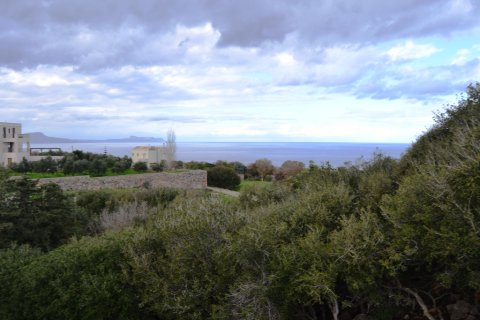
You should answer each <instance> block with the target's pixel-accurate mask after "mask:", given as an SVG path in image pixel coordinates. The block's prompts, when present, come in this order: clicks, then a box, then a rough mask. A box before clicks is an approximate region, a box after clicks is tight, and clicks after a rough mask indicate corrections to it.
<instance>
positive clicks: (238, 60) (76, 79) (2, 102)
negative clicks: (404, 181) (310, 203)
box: [0, 0, 480, 143]
mask: <svg viewBox="0 0 480 320" xmlns="http://www.w3.org/2000/svg"><path fill="white" fill-rule="evenodd" d="M478 17H480V1H478V0H421V1H418V0H389V1H384V0H362V1H358V0H241V1H240V0H238V1H235V0H136V1H131V0H102V1H98V0H95V1H93V0H0V114H1V116H0V121H5V122H20V123H22V125H23V131H24V132H36V131H40V132H43V133H45V134H47V135H49V136H56V137H66V138H88V139H104V138H122V137H128V136H131V135H136V136H148V137H152V136H153V137H165V135H166V132H167V130H168V129H170V128H172V129H173V130H174V131H175V133H176V136H177V141H252V142H255V141H273V142H275V141H318V142H324V141H329V142H330V141H331V142H339V141H346V142H392V143H394V142H400V143H404V142H406V143H410V142H412V141H414V140H415V139H416V138H417V137H418V136H419V135H420V134H421V133H422V132H424V131H425V130H427V129H428V128H429V127H430V126H431V125H432V124H433V120H432V119H433V116H434V112H438V111H441V110H442V109H444V108H445V107H446V106H448V105H451V104H455V102H456V101H458V99H459V98H461V95H462V93H464V92H465V89H466V87H467V85H468V84H470V83H474V82H476V81H480V18H478Z"/></svg>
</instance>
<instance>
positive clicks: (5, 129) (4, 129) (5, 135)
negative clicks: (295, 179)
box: [3, 127, 7, 138]
mask: <svg viewBox="0 0 480 320" xmlns="http://www.w3.org/2000/svg"><path fill="white" fill-rule="evenodd" d="M3 137H4V138H6V137H7V128H5V127H4V128H3Z"/></svg>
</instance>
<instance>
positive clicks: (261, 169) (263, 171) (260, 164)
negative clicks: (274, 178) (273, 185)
mask: <svg viewBox="0 0 480 320" xmlns="http://www.w3.org/2000/svg"><path fill="white" fill-rule="evenodd" d="M253 164H254V165H255V167H256V169H257V171H258V173H259V174H260V177H261V178H262V181H263V180H264V179H265V176H267V175H269V174H273V171H274V170H275V167H274V166H273V164H272V160H270V159H267V158H263V159H258V160H256V161H255V162H254V163H253Z"/></svg>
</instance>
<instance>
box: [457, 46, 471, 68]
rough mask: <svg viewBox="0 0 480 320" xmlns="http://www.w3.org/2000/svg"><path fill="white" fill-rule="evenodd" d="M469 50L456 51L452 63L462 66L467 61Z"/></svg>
mask: <svg viewBox="0 0 480 320" xmlns="http://www.w3.org/2000/svg"><path fill="white" fill-rule="evenodd" d="M471 53H472V52H471V51H470V50H468V49H460V50H458V51H457V54H456V56H455V58H453V61H452V64H454V65H459V66H463V65H465V64H466V63H467V62H468V58H469V56H470V55H471Z"/></svg>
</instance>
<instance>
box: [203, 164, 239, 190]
mask: <svg viewBox="0 0 480 320" xmlns="http://www.w3.org/2000/svg"><path fill="white" fill-rule="evenodd" d="M207 184H208V185H209V186H212V187H219V188H225V189H232V190H233V189H235V188H236V187H238V185H239V184H240V177H239V176H238V174H237V173H236V172H235V170H233V169H232V168H227V167H221V166H220V167H214V168H211V169H208V170H207Z"/></svg>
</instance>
